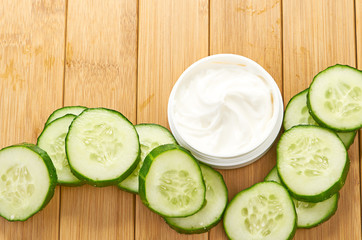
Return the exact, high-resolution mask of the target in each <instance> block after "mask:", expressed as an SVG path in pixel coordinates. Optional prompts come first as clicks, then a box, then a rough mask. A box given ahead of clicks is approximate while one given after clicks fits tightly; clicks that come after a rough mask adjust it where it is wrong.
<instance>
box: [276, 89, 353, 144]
mask: <svg viewBox="0 0 362 240" xmlns="http://www.w3.org/2000/svg"><path fill="white" fill-rule="evenodd" d="M308 90H309V89H305V90H304V91H301V92H300V93H298V94H296V95H295V96H293V97H292V98H291V99H290V100H289V102H288V104H287V106H286V108H285V113H284V121H283V126H284V129H285V130H288V129H289V128H291V127H293V126H297V125H318V123H317V122H316V121H314V119H313V117H312V116H311V115H310V114H309V110H308V106H307V94H308ZM336 133H337V135H338V137H340V138H341V140H342V142H343V144H344V146H346V148H347V149H348V148H349V147H350V146H351V144H352V143H353V141H354V138H355V136H356V133H357V132H356V131H351V132H336Z"/></svg>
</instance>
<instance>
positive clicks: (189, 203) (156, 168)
mask: <svg viewBox="0 0 362 240" xmlns="http://www.w3.org/2000/svg"><path fill="white" fill-rule="evenodd" d="M205 192H206V189H205V183H204V180H203V178H202V174H201V170H200V167H199V164H198V163H197V161H196V159H195V158H194V157H193V156H192V155H191V154H190V153H189V152H188V151H187V150H186V149H184V148H183V147H180V146H178V145H175V144H166V145H161V146H159V147H156V148H155V149H153V150H152V151H151V152H150V153H149V154H148V155H147V157H146V158H145V160H144V163H143V165H142V167H141V170H140V173H139V196H140V198H141V200H142V202H143V203H144V204H145V205H146V206H147V207H148V208H150V209H151V210H152V211H154V212H156V213H158V214H160V215H161V216H163V217H187V216H190V215H192V214H195V213H196V212H198V211H199V210H200V209H201V208H202V207H203V205H204V203H205Z"/></svg>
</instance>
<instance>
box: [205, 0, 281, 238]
mask: <svg viewBox="0 0 362 240" xmlns="http://www.w3.org/2000/svg"><path fill="white" fill-rule="evenodd" d="M280 8H281V3H280V0H273V1H269V0H268V1H265V0H257V1H255V0H247V1H245V0H211V2H210V53H211V54H217V53H235V54H239V55H243V56H245V57H248V58H251V59H253V60H254V61H256V62H258V63H259V64H260V65H261V66H263V67H264V68H265V69H266V70H267V71H268V72H269V73H270V74H271V75H272V76H273V78H274V79H275V81H276V83H277V84H278V86H279V88H280V89H282V51H281V19H280V18H281V14H280ZM274 165H275V147H273V148H272V149H271V150H270V151H269V152H268V153H267V154H266V155H265V156H264V157H262V158H261V159H259V160H258V161H257V162H255V163H253V164H251V165H249V166H246V167H243V168H239V169H234V170H223V171H221V172H222V174H223V176H224V179H225V181H226V184H227V187H228V190H229V199H231V198H232V197H233V196H235V194H236V193H238V192H240V191H241V190H243V189H245V188H247V187H249V186H251V185H252V184H254V183H256V182H260V181H262V180H263V178H264V177H265V175H266V174H267V173H268V171H269V170H270V169H271V168H272V167H273V166H274ZM210 239H227V238H226V235H225V233H224V229H223V227H222V224H219V225H218V226H217V227H216V228H214V229H212V230H211V232H210Z"/></svg>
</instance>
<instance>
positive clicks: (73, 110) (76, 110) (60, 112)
mask: <svg viewBox="0 0 362 240" xmlns="http://www.w3.org/2000/svg"><path fill="white" fill-rule="evenodd" d="M85 109H87V108H86V107H83V106H67V107H62V108H59V109H57V110H55V111H54V112H53V113H52V114H50V116H49V118H48V120H47V121H46V123H45V125H48V124H49V123H51V122H52V121H54V120H55V119H57V118H60V117H63V116H65V115H67V114H72V115H76V116H78V115H79V114H80V113H81V112H83V111H84V110H85Z"/></svg>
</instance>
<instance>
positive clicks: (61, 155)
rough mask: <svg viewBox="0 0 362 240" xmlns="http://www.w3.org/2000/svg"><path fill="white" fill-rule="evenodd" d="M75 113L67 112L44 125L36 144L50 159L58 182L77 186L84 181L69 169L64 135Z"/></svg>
mask: <svg viewBox="0 0 362 240" xmlns="http://www.w3.org/2000/svg"><path fill="white" fill-rule="evenodd" d="M75 117H76V116H75V115H72V114H67V115H65V116H63V117H60V118H57V119H55V120H54V121H52V122H50V123H49V124H48V125H45V127H44V130H43V132H42V133H41V134H40V136H39V137H38V143H37V145H38V146H39V147H40V148H41V149H43V150H45V151H46V152H47V153H48V155H49V157H50V159H51V160H52V162H53V164H54V166H55V169H56V171H57V176H58V184H61V185H66V186H79V185H82V184H83V183H84V182H83V181H81V180H79V179H78V178H76V177H75V176H74V175H73V173H72V172H71V171H70V168H69V164H68V159H67V156H66V155H65V136H66V135H67V133H68V129H69V126H70V124H71V123H72V121H73V119H74V118H75Z"/></svg>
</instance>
